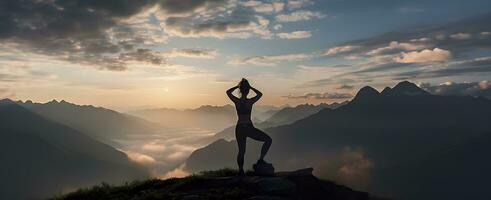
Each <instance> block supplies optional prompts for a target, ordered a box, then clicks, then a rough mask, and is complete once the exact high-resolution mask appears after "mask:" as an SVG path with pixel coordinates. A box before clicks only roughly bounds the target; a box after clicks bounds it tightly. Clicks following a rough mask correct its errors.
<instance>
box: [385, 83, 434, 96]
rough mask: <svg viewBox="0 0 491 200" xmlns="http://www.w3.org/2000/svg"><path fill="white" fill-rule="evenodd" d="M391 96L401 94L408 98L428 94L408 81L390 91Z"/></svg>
mask: <svg viewBox="0 0 491 200" xmlns="http://www.w3.org/2000/svg"><path fill="white" fill-rule="evenodd" d="M390 92H391V93H392V94H403V95H408V96H416V95H428V94H429V93H428V92H426V91H425V90H423V89H421V88H420V87H418V86H417V85H416V84H414V83H411V82H409V81H402V82H400V83H398V84H397V85H396V86H395V87H394V88H392V89H391V90H390Z"/></svg>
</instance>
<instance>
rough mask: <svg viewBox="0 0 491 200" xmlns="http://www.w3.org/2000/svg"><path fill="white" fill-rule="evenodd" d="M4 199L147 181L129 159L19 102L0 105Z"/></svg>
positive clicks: (0, 171) (0, 168) (0, 191)
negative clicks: (123, 182)
mask: <svg viewBox="0 0 491 200" xmlns="http://www.w3.org/2000/svg"><path fill="white" fill-rule="evenodd" d="M0 121H2V123H0V136H1V138H2V139H1V140H0V143H1V144H0V159H1V160H2V165H0V177H1V179H2V185H1V187H0V198H1V199H25V198H34V197H35V198H40V197H46V196H49V195H53V194H56V193H61V192H67V191H70V190H73V189H75V188H78V187H84V186H90V185H93V184H98V183H100V182H102V181H105V182H110V183H121V182H122V181H124V180H134V179H138V178H145V177H148V173H147V172H146V170H145V169H143V168H141V167H140V166H138V165H136V164H134V163H132V162H131V161H129V160H128V157H127V156H126V155H125V154H124V153H122V152H120V151H118V150H116V149H114V148H112V147H110V146H108V145H106V144H103V143H100V142H97V141H95V140H94V139H91V138H90V137H87V136H86V135H84V134H83V133H80V132H79V131H76V130H74V129H72V128H70V127H67V126H65V125H62V124H59V123H56V122H52V121H50V120H48V119H45V118H43V117H42V116H40V115H38V114H35V113H33V112H31V111H30V110H28V109H26V108H24V107H22V106H20V105H18V104H17V103H15V102H13V101H11V100H8V99H5V100H1V101H0Z"/></svg>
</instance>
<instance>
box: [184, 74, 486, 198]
mask: <svg viewBox="0 0 491 200" xmlns="http://www.w3.org/2000/svg"><path fill="white" fill-rule="evenodd" d="M490 113H491V101H490V100H488V99H485V98H481V97H472V96H437V95H432V94H430V93H428V92H426V91H425V90H422V89H420V88H419V87H418V86H417V85H415V84H413V83H410V82H407V81H404V82H401V83H399V84H397V85H396V86H395V87H393V88H385V89H384V90H383V91H382V92H378V91H377V90H375V89H374V88H372V87H369V86H367V87H364V88H362V89H360V91H359V92H358V93H357V95H356V96H355V98H354V99H353V100H352V101H350V102H349V103H347V104H346V105H344V106H341V107H339V108H337V109H328V108H325V109H322V110H320V111H319V112H317V113H315V114H312V115H310V116H308V117H306V118H304V119H301V120H298V121H295V122H294V123H291V124H286V125H282V126H277V127H271V128H266V129H264V130H265V132H266V133H268V134H270V136H271V137H272V138H273V145H272V147H271V150H270V152H269V154H268V156H267V160H269V161H270V162H272V163H273V164H275V167H277V168H278V169H280V170H287V169H294V168H301V167H308V166H313V167H315V168H316V169H319V170H318V172H317V175H318V176H320V177H323V178H329V179H334V180H336V181H338V182H341V183H345V184H348V185H350V186H352V187H354V188H357V189H363V190H369V191H371V192H375V194H380V195H382V196H388V197H393V198H396V199H414V198H418V199H435V198H436V199H440V197H448V198H443V199H461V198H462V197H463V196H465V195H469V196H472V197H479V198H477V199H487V198H490V197H491V194H490V193H488V192H484V191H481V192H480V193H476V192H475V191H473V189H475V188H481V189H483V190H485V189H484V188H482V185H481V186H477V185H479V184H480V183H481V182H482V181H479V180H476V177H478V176H477V174H480V175H481V177H491V173H490V172H489V170H484V169H486V167H489V166H490V164H491V163H490V162H489V161H486V160H485V159H483V157H485V152H489V151H484V150H487V149H489V148H488V146H489V145H491V143H490V140H489V138H490V137H491V136H490V134H491V126H490V125H489V115H490ZM474 149H476V150H482V151H481V152H474V151H473V150H474ZM236 152H237V147H236V143H235V141H226V140H223V139H220V140H217V141H215V142H213V143H212V144H210V145H208V146H206V147H204V148H201V149H198V150H196V151H195V152H193V153H192V154H191V156H190V157H189V158H188V160H187V162H186V167H187V169H188V170H190V171H200V170H211V169H216V168H217V167H223V166H227V167H235V165H236V164H235V156H236V155H235V154H236ZM258 155H259V143H257V142H255V141H252V140H249V141H248V147H247V153H246V166H251V164H252V163H253V162H255V160H256V159H257V156H258ZM480 156H483V157H480ZM464 161H465V162H464ZM476 168H477V169H482V171H479V173H478V172H473V173H471V174H475V175H476V176H466V172H468V171H472V170H474V169H476ZM488 169H489V168H488ZM427 179H428V180H427ZM483 181H484V180H483ZM484 185H485V184H484ZM442 191H445V194H442Z"/></svg>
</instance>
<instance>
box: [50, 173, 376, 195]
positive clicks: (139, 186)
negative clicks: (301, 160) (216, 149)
mask: <svg viewBox="0 0 491 200" xmlns="http://www.w3.org/2000/svg"><path fill="white" fill-rule="evenodd" d="M311 171H312V169H303V170H298V171H294V172H281V173H276V174H275V176H273V177H260V176H254V175H253V174H250V175H247V176H243V177H238V176H236V174H237V171H233V170H228V169H223V170H218V171H207V172H202V173H199V174H195V175H192V176H188V177H184V178H173V179H167V180H157V179H155V180H148V181H145V182H136V183H131V184H126V185H123V186H108V185H101V186H96V187H94V188H90V189H85V190H80V191H77V192H74V193H70V194H67V195H65V196H61V197H58V198H54V199H59V200H71V199H73V200H75V199H108V200H112V199H114V200H116V199H117V200H125V199H128V200H130V199H141V200H150V199H223V200H236V199H251V200H254V199H256V200H260V199H265V200H268V199H269V200H275V199H284V200H293V199H297V200H303V199H305V200H311V199H336V200H368V199H372V200H375V199H376V198H375V197H371V196H370V195H369V194H368V193H365V192H359V191H354V190H352V189H350V188H348V187H345V186H342V185H338V184H335V183H333V182H331V181H325V180H320V179H318V178H316V177H315V176H313V175H312V174H311Z"/></svg>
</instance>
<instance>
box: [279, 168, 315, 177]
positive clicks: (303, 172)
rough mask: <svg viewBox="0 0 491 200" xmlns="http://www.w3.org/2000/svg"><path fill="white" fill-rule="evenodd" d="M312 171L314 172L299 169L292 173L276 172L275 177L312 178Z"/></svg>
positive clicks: (307, 169)
mask: <svg viewBox="0 0 491 200" xmlns="http://www.w3.org/2000/svg"><path fill="white" fill-rule="evenodd" d="M312 171H314V168H311V167H310V168H305V169H299V170H296V171H292V172H278V173H276V175H277V176H313V175H312Z"/></svg>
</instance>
